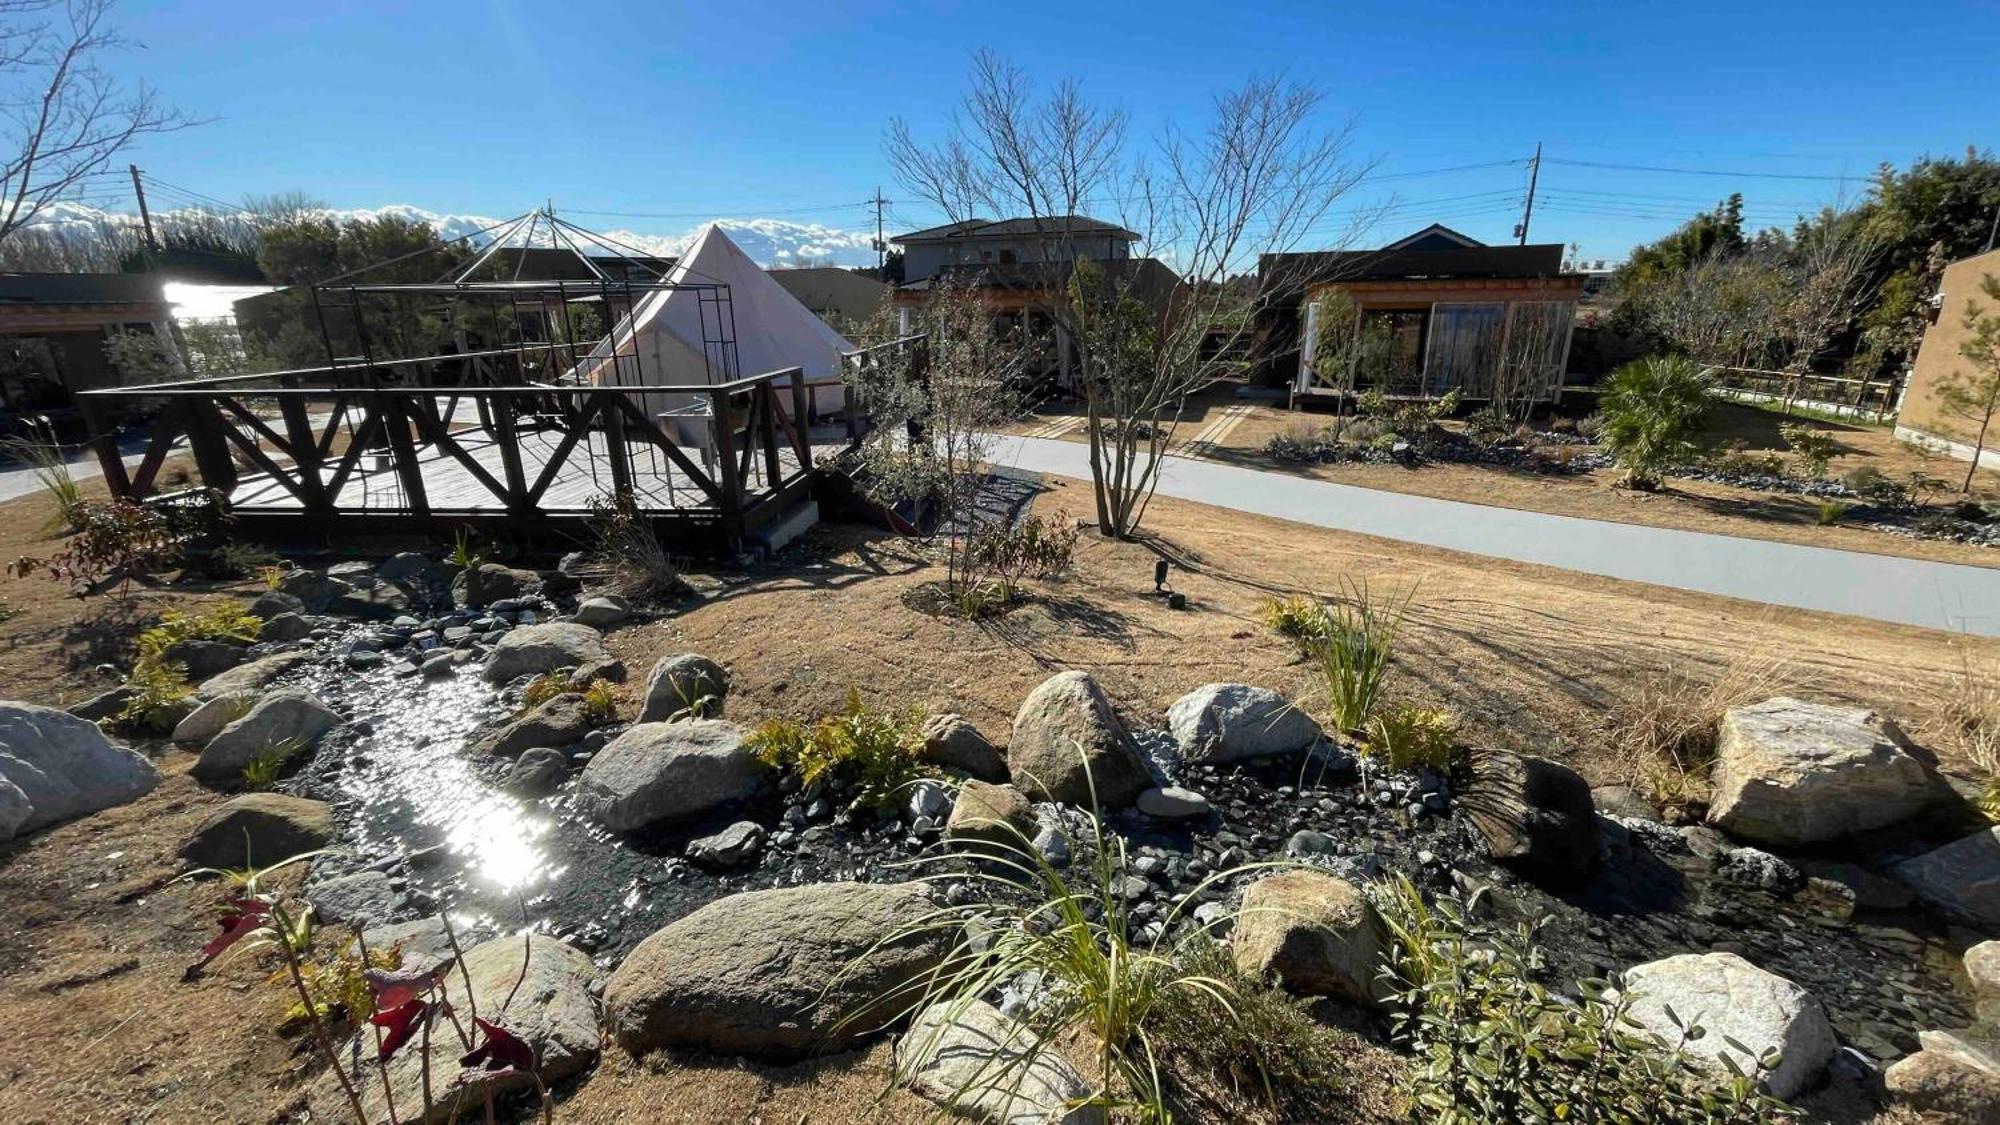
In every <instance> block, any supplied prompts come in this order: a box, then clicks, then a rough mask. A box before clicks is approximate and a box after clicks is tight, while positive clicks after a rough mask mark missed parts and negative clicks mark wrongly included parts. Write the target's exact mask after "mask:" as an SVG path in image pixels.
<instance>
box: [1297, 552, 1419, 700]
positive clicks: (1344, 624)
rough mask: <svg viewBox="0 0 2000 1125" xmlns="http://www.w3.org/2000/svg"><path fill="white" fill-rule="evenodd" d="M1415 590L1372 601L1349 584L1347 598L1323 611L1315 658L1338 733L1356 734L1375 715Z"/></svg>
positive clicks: (1311, 650)
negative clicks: (1399, 632) (1322, 622)
mask: <svg viewBox="0 0 2000 1125" xmlns="http://www.w3.org/2000/svg"><path fill="white" fill-rule="evenodd" d="M1415 593H1416V591H1415V588H1414V587H1413V588H1411V589H1410V590H1408V591H1406V592H1405V593H1404V594H1403V595H1402V596H1401V597H1400V598H1397V597H1387V598H1380V599H1378V598H1376V597H1375V596H1374V595H1373V594H1371V593H1370V592H1369V589H1368V587H1367V586H1366V585H1365V584H1362V583H1358V582H1353V581H1351V580H1350V581H1349V582H1348V583H1347V597H1346V598H1344V599H1342V600H1339V601H1335V602H1331V603H1328V604H1327V605H1325V606H1323V607H1321V613H1322V615H1323V617H1324V627H1323V628H1322V630H1321V631H1320V632H1319V633H1318V635H1316V636H1314V637H1312V638H1311V639H1310V641H1309V642H1308V643H1309V650H1308V654H1309V655H1310V656H1311V657H1312V658H1313V661H1314V663H1315V665H1316V666H1317V671H1318V672H1319V677H1320V681H1321V683H1322V684H1323V685H1324V687H1325V689H1326V695H1327V704H1328V708H1329V711H1330V714H1331V717H1332V720H1333V725H1334V727H1335V728H1336V729H1338V730H1343V731H1359V730H1361V729H1362V728H1363V727H1365V726H1366V725H1367V723H1368V719H1369V717H1370V716H1372V715H1374V713H1375V708H1376V706H1377V704H1379V703H1380V702H1381V699H1382V685H1383V683H1384V682H1385V681H1386V680H1387V679H1388V675H1389V658H1390V656H1391V654H1392V652H1393V650H1394V649H1395V646H1396V634H1397V632H1398V631H1400V630H1401V629H1402V626H1403V618H1404V615H1405V614H1407V613H1408V612H1409V608H1410V599H1411V597H1413V596H1414V595H1415Z"/></svg>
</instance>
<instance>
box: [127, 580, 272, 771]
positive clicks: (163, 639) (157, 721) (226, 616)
mask: <svg viewBox="0 0 2000 1125" xmlns="http://www.w3.org/2000/svg"><path fill="white" fill-rule="evenodd" d="M263 628H264V621H263V619H262V618H260V617H256V616H254V615H252V614H250V613H248V612H246V611H245V610H244V607H243V605H242V604H241V603H240V602H225V603H222V604H219V605H214V606H210V607H208V608H207V609H201V610H196V611H195V612H193V613H184V612H182V611H180V610H178V609H170V610H167V611H166V612H165V613H163V614H161V615H160V622H159V624H157V625H155V626H153V627H152V628H150V629H147V630H145V631H143V632H141V633H140V634H139V640H138V645H137V648H138V655H137V657H136V658H135V659H134V660H133V661H132V674H131V676H130V677H128V678H127V680H126V683H127V684H128V685H129V686H131V687H132V688H133V689H134V690H135V691H136V693H137V694H135V695H134V696H133V697H132V699H131V700H130V701H129V702H127V703H126V705H125V708H124V710H122V711H120V712H119V713H118V717H117V719H116V721H117V722H118V723H119V724H121V725H123V726H125V727H128V728H130V729H135V730H143V731H151V732H154V733H158V734H165V733H167V732H169V731H171V730H173V728H174V724H175V723H177V722H178V721H179V720H180V717H181V716H182V714H184V713H185V704H186V702H187V700H188V699H189V698H190V697H192V696H193V694H194V692H193V690H192V689H191V688H190V687H189V686H188V682H187V666H186V665H184V664H180V663H178V662H175V661H170V660H169V659H168V658H167V653H168V652H169V651H170V650H171V649H172V648H173V647H174V646H175V645H177V644H180V643H181V642H182V641H195V640H217V639H221V640H234V641H245V642H248V641H254V640H256V639H257V634H258V633H260V632H262V631H263ZM274 776H275V775H274Z"/></svg>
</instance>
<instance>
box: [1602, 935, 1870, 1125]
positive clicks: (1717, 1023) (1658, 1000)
mask: <svg viewBox="0 0 2000 1125" xmlns="http://www.w3.org/2000/svg"><path fill="white" fill-rule="evenodd" d="M1624 992H1625V995H1626V997H1627V999H1628V1000H1629V1001H1630V1008H1629V1012H1630V1014H1631V1017H1632V1019H1633V1020H1635V1021H1637V1024H1638V1026H1639V1027H1640V1028H1641V1029H1643V1030H1645V1031H1647V1032H1650V1033H1651V1034H1652V1035H1653V1036H1655V1037H1656V1038H1658V1039H1659V1040H1660V1041H1662V1042H1663V1043H1668V1044H1673V1043H1679V1042H1681V1031H1680V1029H1679V1028H1677V1027H1675V1026H1674V1021H1673V1020H1672V1019H1670V1018H1669V1017H1668V1015H1667V1009H1668V1008H1672V1009H1673V1011H1674V1013H1675V1014H1676V1015H1678V1016H1679V1017H1680V1018H1681V1020H1682V1022H1683V1023H1686V1024H1688V1025H1699V1026H1700V1027H1702V1028H1703V1029H1704V1030H1705V1031H1706V1033H1707V1034H1705V1035H1703V1036H1702V1037H1701V1038H1700V1039H1697V1040H1694V1041H1693V1042H1690V1043H1687V1044H1685V1047H1684V1049H1685V1050H1686V1051H1687V1053H1688V1055H1689V1057H1690V1058H1692V1059H1694V1060H1695V1061H1696V1062H1698V1063H1700V1064H1702V1065H1704V1066H1706V1067H1708V1068H1709V1069H1711V1070H1714V1071H1715V1072H1717V1073H1718V1074H1727V1073H1728V1068H1727V1067H1726V1066H1724V1065H1723V1063H1722V1061H1721V1056H1722V1054H1723V1053H1724V1052H1728V1054H1729V1055H1730V1056H1731V1057H1732V1058H1733V1059H1734V1061H1735V1062H1736V1065H1737V1066H1739V1067H1741V1068H1742V1070H1743V1072H1744V1073H1745V1074H1749V1073H1752V1072H1753V1071H1754V1070H1755V1069H1756V1065H1757V1059H1758V1058H1759V1057H1761V1056H1762V1055H1763V1054H1764V1053H1765V1052H1766V1051H1768V1050H1771V1049H1774V1048H1775V1049H1776V1050H1777V1051H1778V1052H1779V1053H1780V1055H1781V1056H1782V1057H1781V1058H1780V1059H1779V1062H1778V1065H1777V1068H1776V1069H1775V1070H1773V1071H1771V1073H1769V1074H1767V1075H1766V1076H1765V1077H1764V1083H1763V1085H1764V1088H1765V1090H1766V1091H1768V1092H1769V1093H1770V1094H1771V1096H1773V1097H1776V1098H1784V1099H1790V1098H1793V1097H1796V1096H1797V1095H1798V1094H1799V1092H1800V1091H1802V1090H1804V1089H1805V1088H1806V1087H1807V1086H1810V1085H1811V1084H1812V1082H1813V1080H1814V1079H1816V1078H1818V1077H1819V1074H1820V1072H1821V1071H1823V1070H1825V1069H1826V1066H1827V1064H1828V1063H1830V1062H1832V1061H1833V1056H1834V1054H1835V1052H1836V1051H1837V1050H1838V1049H1839V1044H1838V1043H1837V1042H1836V1041H1835V1040H1834V1035H1833V1025H1832V1024H1830V1023H1828V1022H1827V1018H1826V1012H1825V1011H1824V1010H1823V1009H1821V1007H1820V1003H1819V1001H1818V1000H1817V999H1815V998H1814V997H1813V994H1812V993H1810V992H1807V991H1806V990H1805V989H1803V988H1801V987H1799V986H1798V985H1796V984H1793V983H1792V982H1791V981H1789V980H1786V979H1785V978H1784V977H1781V976H1779V975H1777V974H1776V973H1770V972H1766V971H1764V970H1763V969H1760V968H1758V967H1757V966H1755V965H1753V964H1751V963H1750V962H1748V961H1745V960H1744V959H1743V958H1741V957H1738V956H1737V955H1736V954H1734V953H1683V954H1681V955H1679V956H1676V957H1667V958H1663V959H1661V960H1658V961H1649V962H1647V963H1646V964H1643V965H1637V966H1634V967H1633V968H1631V969H1629V970H1627V971H1626V973H1625V977H1624ZM1731 1039H1734V1040H1735V1041H1736V1042H1738V1043H1741V1044H1742V1045H1743V1046H1744V1047H1745V1048H1747V1049H1748V1053H1747V1054H1746V1053H1745V1052H1744V1051H1739V1050H1737V1049H1736V1048H1735V1047H1732V1046H1730V1045H1729V1043H1728V1040H1731Z"/></svg>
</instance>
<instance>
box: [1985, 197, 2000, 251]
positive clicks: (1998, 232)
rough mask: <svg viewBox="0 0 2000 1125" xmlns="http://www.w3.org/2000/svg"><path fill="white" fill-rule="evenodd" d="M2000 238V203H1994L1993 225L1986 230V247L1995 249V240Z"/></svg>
mask: <svg viewBox="0 0 2000 1125" xmlns="http://www.w3.org/2000/svg"><path fill="white" fill-rule="evenodd" d="M1995 238H2000V203H1995V204H1994V205H1993V225H1992V226H1991V227H1988V228H1987V230H1986V248H1987V249H1988V250H1991V249H1993V240H1994V239H1995Z"/></svg>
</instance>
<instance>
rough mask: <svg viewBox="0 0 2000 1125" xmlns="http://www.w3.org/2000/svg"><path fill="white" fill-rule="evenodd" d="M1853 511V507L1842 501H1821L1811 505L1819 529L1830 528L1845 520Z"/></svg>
mask: <svg viewBox="0 0 2000 1125" xmlns="http://www.w3.org/2000/svg"><path fill="white" fill-rule="evenodd" d="M1853 509H1854V505H1852V504H1849V503H1847V502H1846V501H1843V500H1821V501H1819V502H1818V503H1817V504H1815V505H1813V515H1814V518H1815V519H1816V520H1817V521H1818V522H1819V525H1820V526H1821V527H1832V526H1833V525H1834V524H1837V523H1839V522H1840V521H1841V520H1843V519H1846V518H1847V513H1848V512H1850V511H1852V510H1853Z"/></svg>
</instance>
